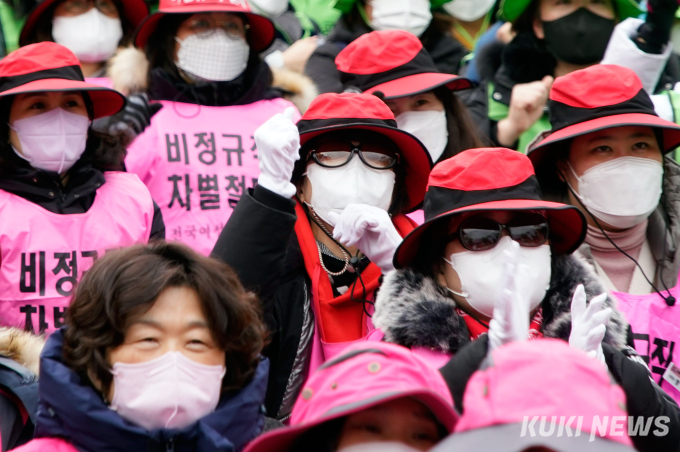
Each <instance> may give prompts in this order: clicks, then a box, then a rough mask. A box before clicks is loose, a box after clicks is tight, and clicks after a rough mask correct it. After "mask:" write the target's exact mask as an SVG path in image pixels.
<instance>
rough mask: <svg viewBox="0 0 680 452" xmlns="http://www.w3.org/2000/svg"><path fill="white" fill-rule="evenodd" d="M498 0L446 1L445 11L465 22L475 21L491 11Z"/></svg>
mask: <svg viewBox="0 0 680 452" xmlns="http://www.w3.org/2000/svg"><path fill="white" fill-rule="evenodd" d="M495 3H496V0H452V1H450V2H448V3H445V4H444V6H443V8H444V11H446V12H447V13H449V14H450V15H452V16H453V17H455V18H456V19H458V20H462V21H463V22H474V21H475V20H477V19H481V18H482V17H483V16H484V15H485V14H487V13H488V12H489V11H491V8H493V5H494V4H495Z"/></svg>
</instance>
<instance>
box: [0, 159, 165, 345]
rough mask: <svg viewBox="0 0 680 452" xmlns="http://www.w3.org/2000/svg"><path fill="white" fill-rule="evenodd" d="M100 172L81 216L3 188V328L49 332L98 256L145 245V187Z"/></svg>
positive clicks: (149, 210)
mask: <svg viewBox="0 0 680 452" xmlns="http://www.w3.org/2000/svg"><path fill="white" fill-rule="evenodd" d="M104 177H105V178H106V183H105V184H104V185H102V186H101V187H100V188H99V189H98V190H97V194H96V197H95V200H94V204H92V206H91V207H90V209H89V210H88V211H87V212H85V213H82V214H71V215H60V214H56V213H52V212H50V211H48V210H45V209H43V208H42V207H40V206H38V205H36V204H34V203H32V202H30V201H27V200H26V199H24V198H22V197H20V196H16V195H13V194H11V193H8V192H6V191H3V190H0V325H3V326H15V327H18V328H22V329H26V330H28V331H33V332H35V333H42V332H47V333H51V332H52V331H54V330H55V329H58V328H59V327H61V326H62V325H63V324H64V319H65V314H66V308H67V306H68V304H69V301H70V299H71V295H72V293H73V288H74V286H75V284H76V283H77V281H79V280H80V278H81V277H82V275H83V274H84V273H85V272H86V271H87V270H88V269H89V268H90V267H92V264H93V263H94V261H95V260H96V259H97V257H100V256H103V255H104V253H106V251H107V250H112V249H116V248H120V247H125V246H130V245H134V244H135V243H147V242H148V240H149V235H150V233H151V224H152V222H153V210H154V209H153V201H152V199H151V196H150V194H149V191H148V190H147V188H146V187H145V186H144V184H142V182H141V181H140V180H139V178H138V177H137V176H136V175H134V174H127V173H122V172H105V173H104Z"/></svg>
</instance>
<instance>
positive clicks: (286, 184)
mask: <svg viewBox="0 0 680 452" xmlns="http://www.w3.org/2000/svg"><path fill="white" fill-rule="evenodd" d="M294 116H295V108H294V107H288V108H286V110H285V111H284V112H283V113H277V114H275V115H274V116H272V117H271V118H269V119H268V120H267V121H266V122H265V123H264V124H262V125H261V126H260V127H258V128H257V130H256V131H255V145H256V146H257V157H258V159H259V160H260V177H259V179H258V180H257V183H258V184H259V185H262V186H263V187H264V188H266V189H267V190H270V191H273V192H274V193H276V194H278V195H281V196H283V197H284V198H292V197H293V196H294V195H295V192H296V189H295V185H293V184H292V183H291V182H290V179H291V177H292V176H293V168H294V167H295V161H296V160H299V159H300V133H299V132H298V129H297V126H296V125H295V124H294V123H293V117H294Z"/></svg>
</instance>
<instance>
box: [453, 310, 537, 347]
mask: <svg viewBox="0 0 680 452" xmlns="http://www.w3.org/2000/svg"><path fill="white" fill-rule="evenodd" d="M456 312H457V313H458V315H460V316H461V317H463V320H465V325H467V327H468V331H469V332H470V340H471V341H474V340H475V339H477V338H479V336H481V335H483V334H486V333H488V332H489V326H488V325H485V324H484V323H482V322H480V321H479V320H477V319H475V318H474V317H472V316H471V315H468V314H467V313H465V311H463V310H462V309H460V308H456ZM542 324H543V308H538V311H536V314H534V318H533V319H531V323H530V324H529V333H528V334H527V338H528V339H529V340H531V339H538V338H539V337H543V333H541V325H542Z"/></svg>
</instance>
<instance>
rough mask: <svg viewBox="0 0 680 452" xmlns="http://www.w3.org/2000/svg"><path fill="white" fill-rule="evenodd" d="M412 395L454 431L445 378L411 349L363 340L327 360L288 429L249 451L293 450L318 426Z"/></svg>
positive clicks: (255, 443)
mask: <svg viewBox="0 0 680 452" xmlns="http://www.w3.org/2000/svg"><path fill="white" fill-rule="evenodd" d="M402 397H412V398H414V399H417V400H418V401H419V402H421V403H422V404H423V405H425V406H426V407H428V408H429V409H430V411H432V414H434V416H435V418H436V419H437V421H438V422H439V423H440V424H441V425H442V426H444V428H445V429H446V430H447V431H448V432H451V431H452V430H453V428H454V426H455V424H456V421H457V420H458V415H457V413H456V411H455V410H454V408H453V400H452V398H451V393H450V391H449V388H448V386H446V383H445V381H444V378H443V377H442V376H441V374H440V373H439V372H438V371H437V370H436V369H434V368H433V367H430V366H429V364H427V363H426V362H425V361H424V360H422V359H421V358H419V357H418V356H416V355H415V354H413V353H412V352H411V351H410V350H409V349H407V348H404V347H401V346H399V345H395V344H389V343H387V342H362V343H359V344H354V345H352V346H349V347H347V348H346V349H345V350H344V351H343V353H342V354H341V355H339V356H338V357H336V358H334V359H332V360H330V361H327V362H326V363H325V364H324V365H323V366H321V367H320V368H319V369H318V370H317V371H316V372H315V373H314V374H312V375H311V376H310V378H309V380H308V381H307V382H306V383H305V385H304V387H303V389H302V392H301V394H300V396H299V397H298V399H297V402H296V403H295V406H294V407H293V413H292V416H291V418H290V425H291V427H289V428H280V429H277V430H274V431H272V432H269V433H266V434H264V435H262V436H260V437H259V438H257V439H255V440H254V441H253V442H252V443H250V444H249V445H248V447H247V448H246V449H245V451H244V452H273V451H276V452H288V451H291V452H292V449H291V447H292V446H293V444H294V443H295V440H297V439H298V438H299V437H300V436H301V435H302V434H304V433H305V432H307V431H309V430H310V429H312V428H313V427H316V426H317V425H320V424H323V423H325V422H328V421H331V420H333V419H338V418H341V417H345V416H349V415H350V414H354V413H358V412H360V411H363V410H365V409H368V408H371V407H373V406H376V405H380V404H382V403H385V402H389V401H392V400H396V399H400V398H402Z"/></svg>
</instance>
